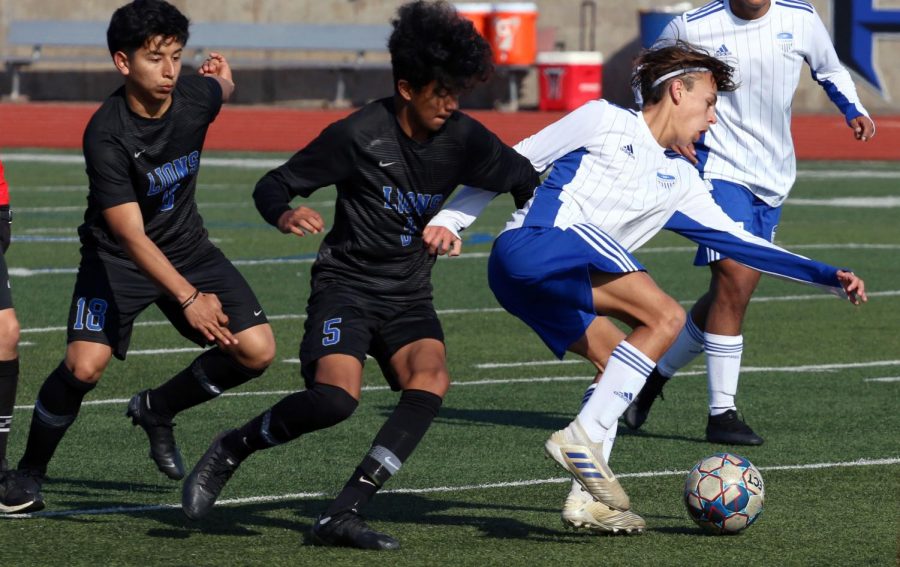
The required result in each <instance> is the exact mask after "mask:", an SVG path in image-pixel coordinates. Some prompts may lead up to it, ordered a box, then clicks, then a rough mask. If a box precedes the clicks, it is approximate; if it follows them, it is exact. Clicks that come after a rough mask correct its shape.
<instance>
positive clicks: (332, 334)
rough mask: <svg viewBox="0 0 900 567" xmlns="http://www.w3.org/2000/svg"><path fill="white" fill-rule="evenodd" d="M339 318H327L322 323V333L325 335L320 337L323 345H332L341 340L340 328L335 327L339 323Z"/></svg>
mask: <svg viewBox="0 0 900 567" xmlns="http://www.w3.org/2000/svg"><path fill="white" fill-rule="evenodd" d="M341 320H342V319H341V318H340V317H338V318H337V319H329V320H327V321H325V324H324V325H322V334H323V335H325V336H324V337H323V338H322V345H323V346H332V345H336V344H338V343H339V342H341V330H340V329H339V328H338V327H337V326H338V325H340V323H341Z"/></svg>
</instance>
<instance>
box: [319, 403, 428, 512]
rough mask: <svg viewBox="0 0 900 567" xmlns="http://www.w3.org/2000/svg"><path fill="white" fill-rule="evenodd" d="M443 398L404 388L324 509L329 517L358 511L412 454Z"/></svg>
mask: <svg viewBox="0 0 900 567" xmlns="http://www.w3.org/2000/svg"><path fill="white" fill-rule="evenodd" d="M442 402H443V400H442V399H441V398H440V396H436V395H435V394H432V393H431V392H426V391H424V390H406V391H404V392H403V393H402V394H401V395H400V401H399V402H398V403H397V407H396V408H394V413H392V414H391V416H390V417H389V418H388V420H387V421H386V422H385V423H384V425H383V426H382V427H381V430H380V431H379V432H378V434H377V435H376V436H375V441H373V442H372V448H371V449H369V452H368V454H367V455H366V456H365V458H363V461H362V463H360V464H359V466H358V467H356V470H355V471H353V476H351V477H350V480H349V481H347V484H345V485H344V488H343V489H342V490H341V492H340V494H338V496H337V498H335V499H334V502H332V503H331V505H330V506H329V507H328V509H327V510H326V511H325V515H326V516H333V515H335V514H338V513H339V512H343V511H345V510H354V511H357V512H358V511H360V510H361V509H362V508H363V506H365V505H366V504H367V503H368V502H369V500H371V499H372V497H373V496H375V493H376V492H377V491H378V489H379V488H381V487H382V486H383V485H384V483H385V482H387V480H388V479H389V478H391V477H392V476H393V475H394V474H396V473H397V471H399V470H400V467H401V466H402V465H403V463H404V462H406V460H407V459H408V458H409V456H410V455H411V454H412V452H413V450H414V449H415V448H416V446H417V445H418V444H419V441H421V440H422V437H424V436H425V432H426V431H428V428H429V427H430V426H431V422H432V421H434V418H435V417H436V416H437V414H438V410H440V408H441V403H442Z"/></svg>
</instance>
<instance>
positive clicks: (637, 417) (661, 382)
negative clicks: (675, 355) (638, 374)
mask: <svg viewBox="0 0 900 567" xmlns="http://www.w3.org/2000/svg"><path fill="white" fill-rule="evenodd" d="M667 381H668V378H666V377H664V376H663V375H662V374H660V373H659V370H658V369H657V368H655V367H654V368H653V372H651V373H650V375H649V376H647V381H646V382H644V387H643V388H641V391H640V392H638V395H637V397H636V398H634V401H633V402H631V403H630V404H629V405H628V407H627V408H625V413H624V414H622V418H623V419H624V420H625V425H627V426H628V428H629V429H640V427H641V426H642V425H644V422H645V421H647V416H648V415H649V414H650V408H651V407H652V406H653V402H654V401H656V398H657V396H658V397H659V398H660V399H665V398H664V397H663V395H662V389H663V386H665V385H666V382H667Z"/></svg>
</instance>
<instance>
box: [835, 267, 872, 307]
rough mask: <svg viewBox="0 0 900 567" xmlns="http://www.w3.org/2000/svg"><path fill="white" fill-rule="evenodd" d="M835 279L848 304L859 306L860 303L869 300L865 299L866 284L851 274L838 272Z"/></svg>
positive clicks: (844, 271) (842, 271)
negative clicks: (842, 290)
mask: <svg viewBox="0 0 900 567" xmlns="http://www.w3.org/2000/svg"><path fill="white" fill-rule="evenodd" d="M837 279H838V281H839V282H840V283H841V287H842V288H844V293H846V294H847V299H849V300H850V303H852V304H853V305H859V304H860V303H865V302H867V301H868V300H869V298H868V297H866V282H864V281H863V280H862V278H860V277H859V276H857V275H856V274H854V273H853V272H848V271H846V270H838V271H837Z"/></svg>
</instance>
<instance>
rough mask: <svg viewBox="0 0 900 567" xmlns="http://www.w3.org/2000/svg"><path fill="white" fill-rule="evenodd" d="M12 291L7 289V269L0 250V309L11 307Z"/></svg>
mask: <svg viewBox="0 0 900 567" xmlns="http://www.w3.org/2000/svg"><path fill="white" fill-rule="evenodd" d="M12 306H13V304H12V293H10V291H9V271H8V270H7V269H6V260H5V259H4V258H3V252H0V311H2V310H4V309H12Z"/></svg>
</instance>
